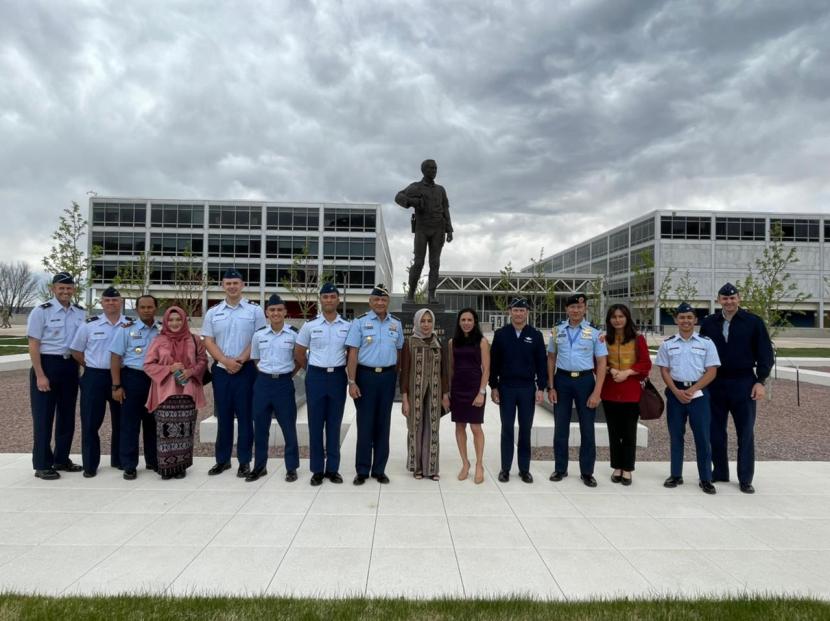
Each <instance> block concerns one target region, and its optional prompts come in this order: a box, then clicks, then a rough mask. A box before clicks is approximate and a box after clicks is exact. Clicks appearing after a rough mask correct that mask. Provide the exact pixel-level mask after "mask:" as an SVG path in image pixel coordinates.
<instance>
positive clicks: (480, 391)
mask: <svg viewBox="0 0 830 621" xmlns="http://www.w3.org/2000/svg"><path fill="white" fill-rule="evenodd" d="M478 394H480V395H485V396H486V395H487V389H486V388H482V389H481V390H479V391H478Z"/></svg>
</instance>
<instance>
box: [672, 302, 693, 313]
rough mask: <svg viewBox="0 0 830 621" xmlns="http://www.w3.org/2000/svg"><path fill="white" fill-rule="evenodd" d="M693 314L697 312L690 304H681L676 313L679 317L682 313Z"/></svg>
mask: <svg viewBox="0 0 830 621" xmlns="http://www.w3.org/2000/svg"><path fill="white" fill-rule="evenodd" d="M693 312H695V309H694V308H693V307H692V305H691V304H689V303H688V302H681V303H680V304H678V305H677V308H676V309H675V313H676V314H677V315H679V314H680V313H693Z"/></svg>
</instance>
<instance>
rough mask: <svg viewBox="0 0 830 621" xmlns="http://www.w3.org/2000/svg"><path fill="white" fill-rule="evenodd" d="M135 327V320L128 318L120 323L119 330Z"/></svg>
mask: <svg viewBox="0 0 830 621" xmlns="http://www.w3.org/2000/svg"><path fill="white" fill-rule="evenodd" d="M133 325H135V319H133V318H132V317H128V318H127V320H126V321H122V322H121V325H120V327H121V328H132V327H133Z"/></svg>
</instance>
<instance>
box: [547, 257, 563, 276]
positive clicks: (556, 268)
mask: <svg viewBox="0 0 830 621" xmlns="http://www.w3.org/2000/svg"><path fill="white" fill-rule="evenodd" d="M550 264H551V265H550V271H551V272H553V273H554V274H555V273H556V272H561V271H562V270H564V269H565V256H564V255H561V254H560V255H559V256H558V257H553V259H551V262H550Z"/></svg>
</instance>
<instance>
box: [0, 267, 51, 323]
mask: <svg viewBox="0 0 830 621" xmlns="http://www.w3.org/2000/svg"><path fill="white" fill-rule="evenodd" d="M40 283H41V279H40V278H38V277H37V276H36V275H35V274H33V273H32V268H31V266H30V265H29V264H28V263H26V262H25V261H15V262H14V263H12V262H8V263H7V262H5V261H4V262H3V263H0V306H2V307H3V308H7V309H9V313H12V314H13V313H19V312H20V311H21V309H23V308H24V307H26V306H29V305H30V304H32V302H34V301H35V300H37V299H38V293H39V287H40Z"/></svg>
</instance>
